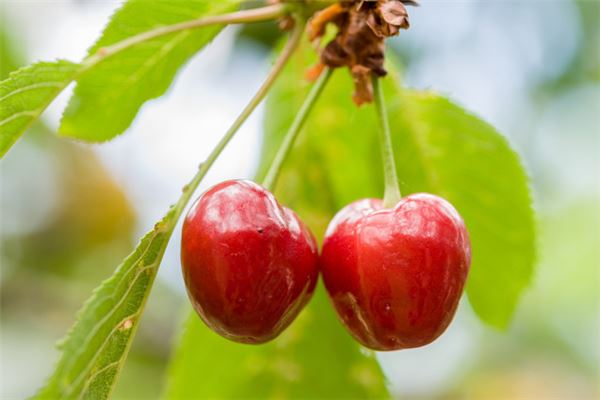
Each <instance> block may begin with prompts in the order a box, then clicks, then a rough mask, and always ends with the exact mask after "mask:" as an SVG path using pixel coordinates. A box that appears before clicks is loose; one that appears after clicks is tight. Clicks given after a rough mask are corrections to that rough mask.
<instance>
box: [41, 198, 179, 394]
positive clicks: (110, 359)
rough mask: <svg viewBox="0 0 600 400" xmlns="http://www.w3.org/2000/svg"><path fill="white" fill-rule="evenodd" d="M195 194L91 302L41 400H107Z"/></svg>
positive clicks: (172, 212) (170, 214) (65, 344)
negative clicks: (170, 243)
mask: <svg viewBox="0 0 600 400" xmlns="http://www.w3.org/2000/svg"><path fill="white" fill-rule="evenodd" d="M189 196H190V193H189V192H188V191H184V194H183V195H182V197H181V198H180V199H179V202H178V204H177V205H176V206H175V207H172V208H171V209H170V210H169V212H168V213H167V214H166V215H165V217H164V218H163V219H162V220H161V221H160V222H158V223H157V224H156V225H155V227H154V229H153V230H152V231H151V232H149V233H148V234H146V236H145V237H144V238H143V239H142V240H141V242H140V244H139V245H138V247H137V248H136V249H135V250H134V252H133V253H132V254H131V255H129V256H128V257H127V258H126V259H125V260H124V261H123V263H122V264H121V265H120V266H119V267H118V268H117V270H116V271H115V273H114V275H113V276H112V277H110V278H109V279H108V280H106V281H104V282H103V283H102V284H101V285H100V286H99V287H98V288H97V289H96V290H95V291H94V294H93V295H92V297H91V298H90V299H89V300H88V301H87V302H86V304H85V305H84V307H83V309H82V310H81V312H80V313H79V316H78V320H77V322H76V323H75V325H74V326H73V328H72V329H71V331H70V332H69V334H68V336H67V338H66V339H65V340H64V342H63V343H62V345H61V350H62V357H61V359H60V360H59V362H58V365H57V367H56V370H55V372H54V374H53V375H52V376H51V377H50V379H49V381H48V383H47V384H46V386H45V387H44V388H42V389H41V390H40V391H39V393H38V395H37V396H36V397H37V398H43V399H55V398H94V399H96V398H107V397H109V396H110V393H111V390H112V388H113V387H114V384H115V382H116V378H117V376H118V374H119V372H120V370H121V368H122V366H123V363H124V361H125V358H126V357H127V352H128V350H129V347H130V345H131V342H132V339H133V337H134V336H135V331H136V329H137V327H138V325H139V320H140V317H141V314H142V312H143V309H144V306H145V304H146V300H147V299H148V295H149V293H150V289H151V287H152V283H153V281H154V278H155V276H156V272H157V270H158V266H159V265H160V262H161V260H162V257H163V254H164V252H165V249H166V247H167V244H168V241H169V238H170V236H171V234H172V233H173V229H174V228H175V225H176V224H177V220H178V218H179V216H180V215H181V212H182V210H183V208H184V207H185V205H186V204H187V201H188V200H189Z"/></svg>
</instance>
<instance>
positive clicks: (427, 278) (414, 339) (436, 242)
mask: <svg viewBox="0 0 600 400" xmlns="http://www.w3.org/2000/svg"><path fill="white" fill-rule="evenodd" d="M320 263H321V269H322V273H323V280H324V282H325V286H326V288H327V291H328V292H329V295H330V297H331V299H332V301H333V304H334V306H335V308H336V311H337V313H338V315H339V317H340V319H341V320H342V322H343V324H344V325H345V326H346V327H347V328H348V330H349V331H350V332H351V334H352V335H353V336H354V337H355V338H356V339H357V340H358V341H359V342H360V343H361V344H362V345H364V346H366V347H369V348H371V349H374V350H382V351H383V350H398V349H404V348H411V347H419V346H423V345H426V344H428V343H431V342H432V341H433V340H435V339H436V338H437V337H438V336H439V335H441V334H442V332H443V331H444V330H445V329H446V327H447V326H448V324H449V323H450V321H451V320H452V317H453V316H454V313H455V311H456V307H457V305H458V301H459V299H460V297H461V294H462V291H463V287H464V285H465V280H466V278H467V274H468V271H469V265H470V263H471V247H470V243H469V237H468V234H467V230H466V227H465V224H464V222H463V220H462V218H461V217H460V215H459V214H458V213H457V211H456V210H455V209H454V207H452V205H450V203H448V202H447V201H446V200H444V199H442V198H440V197H437V196H434V195H430V194H414V195H411V196H408V197H405V198H403V199H402V200H400V202H399V203H398V204H397V205H396V206H395V207H394V208H392V209H384V208H383V205H382V201H381V200H375V199H367V200H360V201H357V202H355V203H352V204H350V205H348V206H346V207H345V208H344V209H342V210H341V211H340V212H339V213H338V214H337V215H336V216H335V218H334V219H333V220H332V221H331V223H330V225H329V228H328V230H327V233H326V236H325V241H324V243H323V251H322V255H321V262H320Z"/></svg>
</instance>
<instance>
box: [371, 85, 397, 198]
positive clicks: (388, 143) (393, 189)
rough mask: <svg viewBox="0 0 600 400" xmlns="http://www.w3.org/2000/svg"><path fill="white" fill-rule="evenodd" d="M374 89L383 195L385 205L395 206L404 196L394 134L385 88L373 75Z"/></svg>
mask: <svg viewBox="0 0 600 400" xmlns="http://www.w3.org/2000/svg"><path fill="white" fill-rule="evenodd" d="M372 81H373V91H374V95H375V109H376V110H377V119H378V120H379V125H380V126H379V142H380V146H381V158H382V159H383V174H384V177H385V192H384V195H383V206H384V207H385V208H391V207H394V206H395V205H396V204H397V203H398V202H399V201H400V199H401V198H402V195H401V194H400V186H399V185H398V177H397V175H396V162H395V161H394V150H393V148H392V134H391V132H390V123H389V120H388V115H387V109H386V107H385V99H384V98H383V90H382V89H381V85H380V84H379V78H377V77H376V76H373V79H372Z"/></svg>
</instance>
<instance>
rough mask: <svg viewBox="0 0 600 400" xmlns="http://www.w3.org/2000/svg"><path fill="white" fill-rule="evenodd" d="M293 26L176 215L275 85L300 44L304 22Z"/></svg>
mask: <svg viewBox="0 0 600 400" xmlns="http://www.w3.org/2000/svg"><path fill="white" fill-rule="evenodd" d="M295 24H296V26H295V28H294V31H293V32H292V34H291V37H290V39H289V41H288V42H287V44H286V46H285V48H284V49H283V51H282V52H281V54H280V55H279V57H278V58H277V60H276V61H275V64H274V65H273V68H272V69H271V72H269V75H268V76H267V78H266V79H265V81H264V82H263V84H262V86H261V87H260V89H258V91H257V92H256V94H255V95H254V97H253V98H252V100H250V102H249V103H248V105H246V107H245V108H244V110H243V111H242V112H241V114H240V115H239V116H238V117H237V119H236V120H235V122H234V123H233V125H231V127H230V128H229V130H228V131H227V132H226V133H225V135H224V136H223V137H222V138H221V141H220V142H219V143H218V144H217V146H216V147H215V148H214V149H213V151H212V152H211V153H210V154H209V156H208V157H207V158H206V160H205V161H204V162H203V163H202V164H200V167H199V168H198V172H197V173H196V175H195V176H194V177H193V178H192V180H191V181H190V182H189V183H188V184H187V185H186V186H185V188H184V193H183V195H182V196H181V199H180V201H179V202H178V203H177V206H176V207H177V212H178V215H180V214H181V213H182V212H183V209H184V208H185V206H186V205H187V203H188V202H189V200H190V198H191V196H192V194H193V193H194V191H195V190H196V188H197V187H198V185H199V184H200V181H201V180H202V178H204V176H205V175H206V173H207V172H208V170H209V169H210V167H211V166H212V165H213V164H214V162H215V161H216V160H217V158H218V157H219V155H220V154H221V152H222V151H223V150H224V149H225V147H226V146H227V144H228V143H229V141H230V140H231V139H232V138H233V136H234V135H235V133H236V132H237V131H238V130H239V129H240V127H241V126H242V125H243V123H244V122H245V121H246V120H247V119H248V117H249V116H250V115H251V114H252V112H253V111H254V110H255V109H256V107H257V106H258V105H259V104H260V103H261V101H262V100H263V99H264V98H265V96H266V95H267V93H268V92H269V89H270V88H271V87H272V86H273V84H274V83H275V80H276V79H277V77H279V75H280V74H281V72H282V71H283V68H284V67H285V65H286V64H287V62H288V61H289V59H290V58H291V56H292V54H293V53H294V51H295V50H296V49H297V48H298V45H299V44H300V40H301V39H302V33H303V31H304V25H305V24H304V21H302V20H300V19H299V18H296V19H295Z"/></svg>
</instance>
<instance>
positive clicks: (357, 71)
mask: <svg viewBox="0 0 600 400" xmlns="http://www.w3.org/2000/svg"><path fill="white" fill-rule="evenodd" d="M351 72H352V79H354V89H355V91H354V94H353V95H352V100H354V103H355V104H356V105H357V106H360V105H362V104H364V103H371V102H372V101H373V86H372V85H371V70H370V69H369V68H367V67H363V66H362V65H355V66H353V67H352V70H351Z"/></svg>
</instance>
